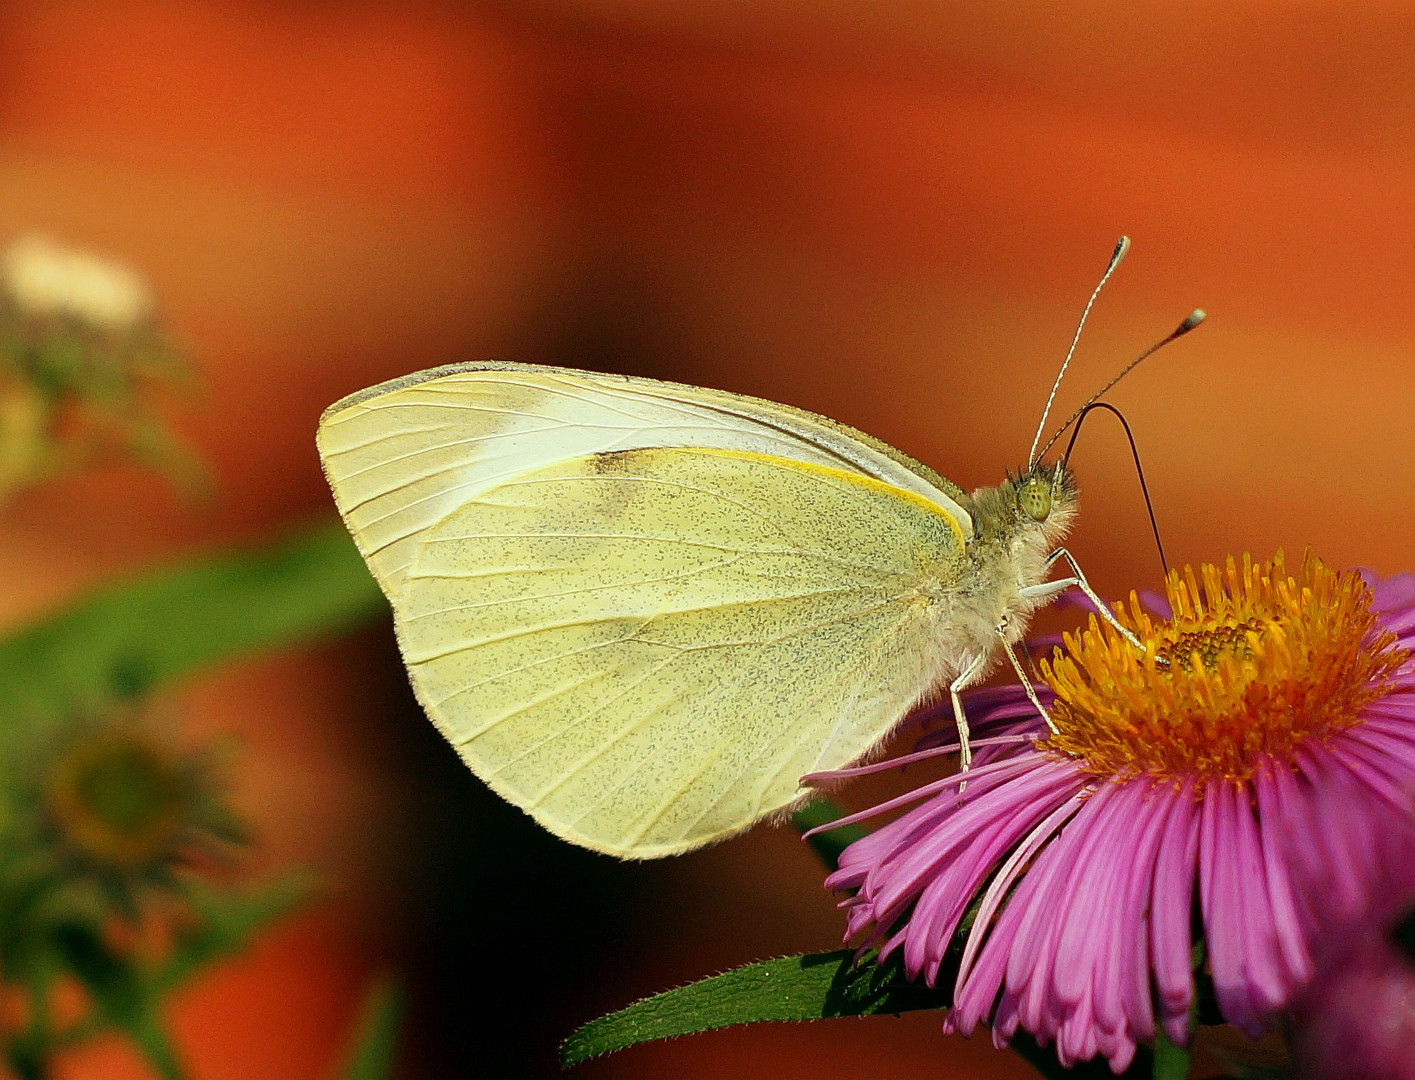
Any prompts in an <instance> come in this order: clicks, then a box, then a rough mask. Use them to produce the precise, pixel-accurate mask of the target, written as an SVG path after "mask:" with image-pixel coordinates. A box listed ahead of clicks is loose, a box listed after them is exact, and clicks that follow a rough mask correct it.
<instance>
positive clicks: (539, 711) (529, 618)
mask: <svg viewBox="0 0 1415 1080" xmlns="http://www.w3.org/2000/svg"><path fill="white" fill-rule="evenodd" d="M962 550H963V545H962V535H961V531H960V530H959V528H958V525H957V524H956V522H955V521H954V520H953V518H952V517H951V516H950V515H949V514H947V513H946V512H944V511H943V510H941V509H940V508H939V507H938V506H936V505H934V504H932V503H930V502H929V501H927V500H925V499H923V498H920V497H918V496H914V495H910V494H908V493H906V492H903V491H901V490H900V489H897V488H893V487H891V486H890V485H887V484H884V483H881V482H879V481H876V480H872V479H870V478H867V477H863V476H860V475H859V474H856V473H851V472H847V471H845V470H841V469H835V468H831V467H825V466H818V465H816V466H812V465H805V464H803V463H800V462H797V461H792V460H789V459H784V458H780V457H775V456H770V455H761V454H756V453H750V452H748V453H743V452H735V451H721V450H712V449H685V448H663V449H646V450H638V451H629V452H607V453H598V454H590V455H584V456H579V457H574V458H569V459H564V460H560V461H557V462H554V463H552V464H548V465H543V466H541V467H539V468H536V469H532V470H529V471H524V472H522V473H520V474H519V475H517V476H515V477H514V478H512V479H508V480H505V481H504V482H501V483H498V484H495V485H494V486H492V487H490V488H488V489H485V490H483V491H482V492H481V493H480V494H477V495H475V496H472V497H470V498H467V499H466V500H465V501H464V502H463V503H462V504H461V505H459V506H458V507H457V508H456V509H454V510H452V511H451V512H449V513H448V514H446V516H445V517H443V519H442V520H441V521H439V522H438V523H437V524H435V525H434V526H432V527H431V528H430V529H428V530H427V531H426V532H425V533H424V534H423V535H422V536H421V538H420V540H419V542H418V544H417V546H416V549H415V552H414V553H413V557H412V565H411V567H410V568H409V570H408V572H407V575H406V582H405V585H404V589H403V593H402V597H401V600H400V601H399V602H397V603H395V612H396V615H397V625H398V631H399V637H400V641H401V644H402V647H403V651H404V656H405V659H406V660H407V662H408V666H409V670H410V671H411V673H412V677H413V683H414V686H415V688H416V689H417V692H418V696H419V698H420V699H421V701H422V703H423V705H424V706H425V708H426V709H427V710H428V713H429V714H430V715H431V717H432V718H433V720H434V722H436V723H437V725H438V726H439V728H440V729H441V730H442V731H443V733H444V734H445V735H446V736H447V738H448V739H449V740H450V741H451V742H452V743H453V744H454V745H455V746H456V747H457V749H458V751H459V752H460V753H461V754H462V756H463V757H464V758H465V759H466V761H467V762H468V763H469V764H470V765H471V767H472V768H473V770H474V771H475V772H476V773H477V774H478V775H479V776H481V777H482V778H483V779H484V780H486V781H487V782H488V783H489V784H490V785H491V786H492V787H493V788H495V789H496V790H497V791H498V792H499V793H500V794H502V795H503V796H505V797H506V798H507V799H509V800H510V801H512V802H513V803H515V804H516V805H518V806H521V807H523V808H524V809H526V810H528V811H529V812H530V813H531V814H532V815H534V816H535V817H536V818H537V819H538V820H539V821H540V822H541V823H542V824H544V825H545V826H546V827H547V828H549V829H550V830H551V831H553V832H555V833H557V834H558V835H560V836H563V837H566V838H567V839H571V840H574V841H576V842H578V843H581V844H584V845H586V846H588V847H592V848H595V849H597V850H600V851H606V852H610V853H613V854H618V855H628V856H632V857H652V856H655V855H664V854H669V853H672V852H675V851H681V850H685V849H688V848H692V847H695V846H698V845H700V844H703V843H707V842H709V841H711V840H713V839H716V838H718V837H721V836H725V835H729V834H731V833H734V832H737V831H739V830H741V829H743V828H745V827H746V826H748V825H749V824H751V823H752V822H753V821H755V820H756V819H758V818H759V817H761V816H763V815H764V814H767V813H770V812H771V811H773V810H776V809H779V808H781V807H783V806H787V805H789V804H790V803H791V802H792V801H793V800H795V799H797V798H799V797H800V796H801V795H802V794H803V789H802V788H801V787H800V785H799V782H798V778H799V777H800V776H801V775H803V774H805V773H807V772H811V771H813V770H817V769H826V768H834V767H838V766H841V765H844V764H846V763H848V762H850V761H853V760H856V759H858V758H859V757H860V756H861V755H863V754H864V753H866V752H867V751H868V750H869V749H870V748H871V747H872V746H873V745H875V744H876V743H877V742H879V741H880V739H881V738H882V737H883V735H884V734H885V733H886V732H887V731H888V730H889V728H890V727H891V726H892V725H893V723H894V722H895V720H896V719H897V718H898V717H899V716H900V715H902V714H903V712H904V711H905V710H906V709H907V708H908V706H909V705H910V704H912V703H913V702H914V701H915V700H917V699H918V698H919V696H920V695H921V694H923V693H925V692H926V691H927V689H928V688H929V686H930V683H931V681H932V679H933V678H934V677H935V675H936V674H937V664H938V662H939V661H938V657H937V655H936V648H934V647H933V646H932V645H931V642H932V640H933V638H934V630H935V625H936V620H937V619H938V617H939V612H940V606H939V603H938V598H939V593H940V591H941V590H944V589H946V588H947V586H948V585H949V584H950V583H952V582H954V581H956V580H957V577H958V575H959V574H960V572H961V568H960V564H961V559H962Z"/></svg>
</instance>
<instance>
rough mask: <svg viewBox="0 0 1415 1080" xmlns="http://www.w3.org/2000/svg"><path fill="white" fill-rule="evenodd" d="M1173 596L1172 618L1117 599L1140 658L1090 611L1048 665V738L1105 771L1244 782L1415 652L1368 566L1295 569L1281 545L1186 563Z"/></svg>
mask: <svg viewBox="0 0 1415 1080" xmlns="http://www.w3.org/2000/svg"><path fill="white" fill-rule="evenodd" d="M1166 591H1167V593H1168V598H1169V604H1170V608H1171V609H1172V610H1173V612H1174V615H1173V617H1172V618H1170V619H1168V620H1163V619H1159V618H1157V617H1154V616H1152V615H1150V614H1149V613H1148V612H1146V611H1145V610H1144V609H1143V608H1142V607H1141V606H1140V602H1139V599H1138V598H1137V597H1136V596H1135V594H1134V593H1131V595H1130V603H1129V605H1128V608H1127V606H1126V605H1124V604H1117V605H1116V607H1115V613H1116V617H1117V618H1118V619H1119V621H1120V622H1122V623H1123V624H1124V625H1125V626H1127V627H1128V628H1129V629H1130V630H1132V631H1133V632H1134V634H1135V636H1136V637H1138V638H1139V639H1140V641H1141V643H1142V644H1143V645H1144V652H1143V653H1142V652H1138V651H1137V650H1136V649H1135V648H1134V646H1133V645H1131V644H1130V643H1128V642H1127V641H1126V640H1125V639H1124V638H1123V637H1121V635H1120V634H1119V633H1117V632H1116V631H1115V630H1114V629H1113V628H1112V627H1110V626H1109V625H1106V624H1102V623H1099V622H1098V620H1097V619H1096V618H1095V617H1092V619H1091V621H1090V625H1089V627H1088V628H1087V629H1085V630H1084V631H1082V632H1081V633H1079V634H1068V635H1066V638H1065V646H1066V648H1065V652H1063V651H1062V650H1060V649H1058V650H1056V652H1055V653H1054V655H1053V657H1052V659H1051V660H1050V661H1049V662H1048V661H1046V660H1043V661H1042V664H1041V668H1042V674H1043V677H1044V678H1045V679H1046V681H1047V683H1048V684H1049V685H1050V686H1051V688H1052V689H1053V690H1054V691H1055V692H1056V703H1055V704H1054V705H1053V706H1052V707H1051V710H1050V711H1051V717H1052V721H1053V723H1054V724H1055V725H1056V727H1057V729H1058V730H1057V731H1056V732H1055V733H1053V734H1051V735H1050V736H1048V737H1047V738H1046V739H1045V740H1043V741H1042V742H1041V743H1040V745H1041V747H1043V748H1044V749H1046V750H1050V751H1052V752H1055V753H1060V754H1065V755H1067V756H1068V757H1071V758H1073V759H1075V760H1077V761H1078V762H1080V763H1081V765H1082V767H1083V768H1085V769H1086V770H1087V771H1089V772H1093V773H1095V774H1097V775H1103V776H1137V775H1150V776H1155V777H1171V778H1174V779H1180V778H1183V777H1191V776H1195V775H1202V776H1207V777H1223V778H1227V779H1231V780H1234V781H1240V780H1245V779H1247V778H1248V777H1249V776H1251V775H1252V772H1253V770H1254V768H1255V767H1256V766H1257V765H1258V764H1259V763H1260V762H1261V761H1263V760H1265V759H1267V760H1271V759H1280V760H1287V761H1290V760H1291V759H1292V757H1293V755H1294V754H1295V752H1296V750H1297V749H1298V747H1299V746H1300V745H1301V744H1302V743H1303V742H1304V741H1306V740H1308V739H1324V738H1328V737H1330V736H1332V735H1336V734H1338V733H1339V732H1341V731H1343V730H1345V729H1346V728H1348V727H1350V726H1352V725H1353V724H1356V723H1358V722H1359V721H1360V718H1361V714H1362V711H1363V709H1364V708H1365V707H1366V706H1367V705H1368V704H1370V703H1371V702H1372V701H1373V700H1375V699H1376V698H1379V697H1381V696H1382V695H1383V694H1385V693H1386V692H1387V691H1388V690H1389V688H1390V680H1391V677H1392V676H1393V674H1394V673H1395V671H1396V669H1397V668H1399V667H1400V665H1401V664H1402V663H1404V661H1405V660H1406V659H1407V657H1408V655H1409V654H1408V653H1407V652H1406V651H1405V650H1404V649H1402V648H1401V647H1400V646H1399V645H1398V644H1397V642H1396V638H1395V635H1394V634H1392V633H1390V632H1388V631H1384V630H1382V629H1381V628H1380V627H1379V626H1378V624H1377V622H1376V616H1375V613H1374V612H1373V611H1372V610H1371V600H1372V597H1371V590H1370V589H1369V588H1368V587H1367V585H1366V583H1365V582H1364V581H1363V580H1362V579H1361V576H1360V574H1358V573H1356V572H1354V571H1344V572H1340V573H1338V572H1336V571H1333V570H1329V569H1328V568H1327V567H1326V566H1325V565H1323V563H1322V562H1321V560H1320V559H1317V558H1316V557H1315V556H1313V555H1312V554H1311V553H1308V554H1307V556H1306V557H1305V558H1304V559H1303V561H1302V565H1301V567H1300V568H1299V569H1298V570H1297V571H1296V572H1295V573H1293V574H1289V573H1288V571H1287V567H1286V565H1285V563H1284V560H1283V556H1282V554H1281V553H1278V555H1277V556H1276V557H1275V558H1274V559H1273V560H1272V561H1271V562H1265V563H1254V562H1253V560H1252V558H1251V557H1250V556H1249V555H1247V554H1245V555H1244V556H1243V558H1242V560H1241V563H1235V561H1234V560H1233V559H1232V558H1231V557H1230V558H1229V560H1228V563H1227V565H1226V566H1225V567H1224V569H1223V570H1220V569H1219V568H1218V567H1216V566H1212V565H1208V564H1205V565H1202V566H1201V567H1200V568H1199V572H1198V574H1197V575H1196V574H1195V573H1194V571H1193V570H1192V569H1191V568H1189V567H1185V568H1184V571H1183V572H1182V573H1180V572H1172V573H1171V574H1170V576H1169V580H1168V582H1167V583H1166Z"/></svg>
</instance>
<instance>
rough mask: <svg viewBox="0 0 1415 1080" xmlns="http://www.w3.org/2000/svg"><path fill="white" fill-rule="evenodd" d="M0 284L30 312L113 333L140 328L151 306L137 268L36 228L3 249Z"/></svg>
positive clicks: (150, 311) (150, 297) (0, 257)
mask: <svg viewBox="0 0 1415 1080" xmlns="http://www.w3.org/2000/svg"><path fill="white" fill-rule="evenodd" d="M0 289H3V290H4V292H5V293H6V294H7V295H8V297H9V299H10V300H11V302H12V303H14V305H15V306H16V307H17V308H19V309H20V310H21V311H22V312H24V313H25V314H27V315H34V316H50V317H55V316H67V317H70V318H74V319H78V320H80V321H82V322H85V323H88V324H89V325H91V326H92V327H94V328H95V329H97V330H104V331H108V332H110V333H123V332H125V331H129V330H132V329H134V328H136V327H137V326H139V325H140V324H141V323H143V322H144V321H145V320H147V319H148V318H149V317H150V316H151V314H152V310H153V301H152V291H151V290H150V289H149V288H148V284H147V282H146V281H145V280H144V279H143V278H142V276H141V275H139V274H138V273H137V272H136V271H134V270H132V269H130V268H129V267H127V266H124V265H122V264H121V263H116V262H112V261H110V260H108V259H103V258H100V257H98V256H97V255H92V254H90V253H88V252H86V251H80V250H78V249H76V248H70V247H65V246H64V245H62V244H56V243H54V241H52V240H49V239H46V238H45V237H43V236H37V235H32V234H31V235H27V236H22V237H20V238H19V239H18V240H15V241H14V242H13V243H12V244H10V246H9V247H8V248H6V249H5V252H4V254H3V255H0Z"/></svg>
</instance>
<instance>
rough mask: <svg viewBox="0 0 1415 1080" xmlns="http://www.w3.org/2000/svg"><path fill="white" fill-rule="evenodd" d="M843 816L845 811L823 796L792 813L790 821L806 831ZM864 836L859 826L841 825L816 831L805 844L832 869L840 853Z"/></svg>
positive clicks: (828, 868)
mask: <svg viewBox="0 0 1415 1080" xmlns="http://www.w3.org/2000/svg"><path fill="white" fill-rule="evenodd" d="M844 816H845V812H844V811H843V810H841V809H840V807H838V806H836V805H835V803H833V802H831V800H829V799H827V798H825V797H824V796H822V797H820V798H817V799H813V800H812V801H811V802H809V803H807V804H806V805H805V806H803V807H801V809H799V810H797V811H796V812H795V813H794V814H792V815H791V824H793V825H795V826H796V829H797V831H799V832H803V833H805V832H809V831H810V830H811V829H814V828H817V827H818V826H821V825H829V824H830V823H831V822H832V821H838V820H839V819H840V818H842V817H844ZM865 835H866V833H865V830H864V829H862V828H860V826H858V825H842V826H841V827H840V828H838V829H831V830H830V831H829V832H823V833H817V834H816V835H815V836H812V837H810V838H809V839H808V840H807V841H806V843H808V844H810V845H811V850H812V851H814V852H815V853H816V857H817V858H819V859H820V861H821V862H822V863H824V864H825V868H826V869H827V870H834V869H835V868H836V867H837V866H839V865H840V853H841V852H842V851H844V850H845V849H846V848H847V847H849V846H850V845H851V844H853V843H854V842H855V841H856V840H859V839H862V838H863V837H864V836H865Z"/></svg>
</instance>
